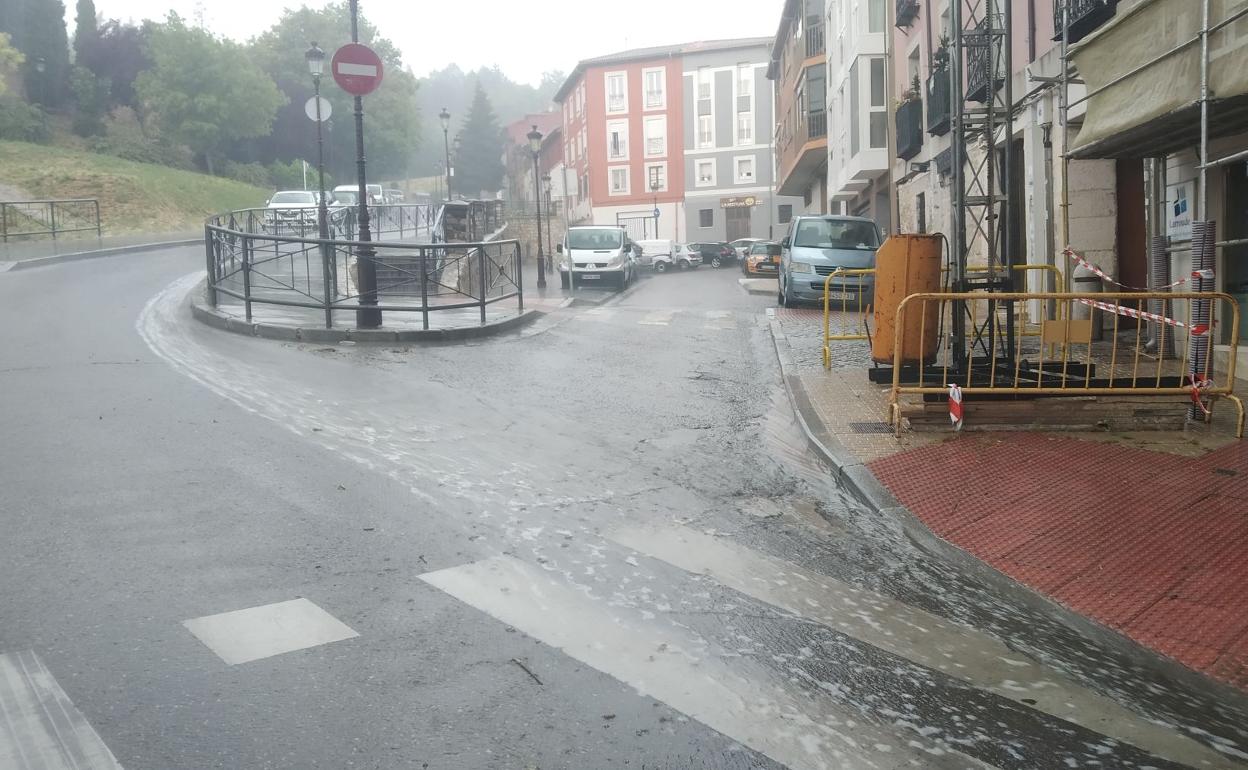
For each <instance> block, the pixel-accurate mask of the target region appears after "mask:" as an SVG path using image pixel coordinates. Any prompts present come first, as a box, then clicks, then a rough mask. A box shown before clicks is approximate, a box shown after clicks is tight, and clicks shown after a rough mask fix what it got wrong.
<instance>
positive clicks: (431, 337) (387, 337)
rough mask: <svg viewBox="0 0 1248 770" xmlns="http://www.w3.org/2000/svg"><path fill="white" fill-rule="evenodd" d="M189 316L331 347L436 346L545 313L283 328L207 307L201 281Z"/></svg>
mask: <svg viewBox="0 0 1248 770" xmlns="http://www.w3.org/2000/svg"><path fill="white" fill-rule="evenodd" d="M189 302H190V306H191V315H192V316H194V317H195V319H196V320H197V321H199V322H201V323H203V324H206V325H208V326H211V327H213V328H214V329H220V330H222V331H227V332H233V333H234V334H241V335H244V336H247V337H263V338H265V339H271V340H278V341H281V342H306V343H312V344H330V345H335V344H339V343H343V342H357V343H380V344H390V345H393V344H422V345H437V344H449V343H455V342H462V341H466V340H473V339H481V338H483V337H493V336H496V335H499V334H503V333H505V332H509V331H513V330H515V329H519V328H521V327H523V326H527V325H529V324H531V323H533V322H534V321H536V320H537V319H538V318H541V317H542V316H543V315H545V313H543V312H542V311H540V310H526V311H524V312H523V313H521V314H520V315H518V316H516V317H515V318H508V319H507V320H505V321H498V322H495V323H492V324H486V325H485V326H465V327H461V328H458V329H430V330H428V331H425V330H423V329H409V330H404V331H391V330H386V329H324V328H319V327H310V326H284V325H281V324H270V323H255V322H252V323H248V322H247V321H245V320H242V319H239V318H235V317H233V316H228V315H226V314H225V313H222V312H221V311H219V310H217V309H216V308H213V307H212V306H211V305H209V304H208V302H207V299H206V297H205V281H200V282H199V283H198V284H196V285H195V288H194V289H192V290H191V293H190V300H189Z"/></svg>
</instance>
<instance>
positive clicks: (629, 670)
mask: <svg viewBox="0 0 1248 770" xmlns="http://www.w3.org/2000/svg"><path fill="white" fill-rule="evenodd" d="M421 579H422V580H424V581H425V582H426V583H428V584H430V585H432V586H434V587H436V588H439V589H441V590H442V591H445V592H446V593H448V594H450V595H451V596H453V597H455V598H456V599H459V600H460V601H462V602H464V603H465V604H468V605H471V606H473V607H476V608H477V609H479V610H481V611H483V612H485V613H487V614H489V615H490V616H492V617H494V618H495V619H497V620H499V621H501V622H503V623H506V624H508V625H510V626H512V627H514V628H518V629H520V630H521V631H523V632H524V633H526V634H528V635H530V636H532V637H534V638H536V639H538V640H539V641H541V642H544V643H545V644H548V645H551V646H552V647H555V648H557V649H559V650H561V651H563V652H564V653H566V654H567V655H569V656H571V657H572V658H575V659H576V660H579V661H581V662H582V663H584V664H586V665H588V666H592V667H593V668H596V669H598V670H599V671H602V672H604V673H607V674H609V675H611V676H613V677H615V678H617V679H619V680H620V681H622V682H625V683H626V684H628V685H630V686H632V687H633V688H635V689H636V690H637V691H638V692H639V693H641V694H642V695H646V696H649V697H653V698H656V699H658V700H661V701H663V702H665V703H667V704H668V705H669V706H671V707H672V708H675V709H677V710H678V711H681V712H683V713H685V714H687V715H688V716H690V717H692V718H694V719H697V720H699V721H700V722H702V723H703V724H705V725H707V726H708V727H710V728H712V729H714V730H717V731H719V732H720V733H723V734H724V735H726V736H728V737H729V738H732V739H733V740H735V741H738V742H740V743H742V744H744V745H746V746H749V747H750V748H752V749H754V750H755V751H758V752H759V753H761V754H765V755H766V756H768V757H770V758H771V759H773V760H775V761H776V762H779V763H781V764H784V765H787V766H788V767H790V768H794V769H795V770H807V769H808V768H809V769H810V770H832V768H845V767H853V768H864V769H867V768H878V769H879V770H895V769H898V768H902V767H916V766H918V767H924V768H955V767H956V768H966V767H973V768H986V767H989V766H988V765H985V764H983V763H982V762H979V761H978V760H975V759H973V758H971V757H968V756H966V755H963V754H958V753H955V752H950V751H948V749H947V748H943V747H939V746H938V745H937V744H934V743H928V742H927V741H926V739H924V740H923V741H919V740H916V739H915V738H913V737H911V736H909V735H907V736H906V737H905V738H904V739H903V738H901V737H900V736H898V735H896V734H893V733H890V732H889V731H887V730H886V729H883V728H877V727H875V726H872V725H867V724H863V722H862V719H861V715H860V714H859V713H857V712H856V711H852V710H850V709H848V708H842V707H840V706H838V705H837V704H836V703H834V702H832V701H831V700H830V699H811V698H796V697H794V696H793V695H791V694H790V693H789V691H788V689H786V688H785V687H784V686H782V683H781V682H779V681H777V680H776V679H775V678H774V674H772V673H770V672H768V671H766V670H765V669H763V668H762V667H761V666H759V665H758V664H756V663H753V662H752V661H747V660H742V659H740V658H737V659H734V661H733V664H732V666H731V667H729V666H728V665H727V664H726V663H725V662H724V661H723V660H722V659H720V658H718V657H717V656H714V655H706V654H704V653H703V652H702V648H701V644H700V642H699V641H698V640H697V639H695V638H693V636H692V635H691V634H690V633H689V632H688V631H685V630H681V629H679V628H676V627H675V626H672V625H670V624H667V623H661V622H655V621H649V622H637V623H634V622H630V621H629V620H628V618H626V617H624V616H623V615H622V614H621V613H619V612H618V611H617V610H615V609H613V608H611V607H608V606H607V605H606V604H605V603H603V602H599V601H596V600H594V599H592V598H590V597H589V596H587V595H586V594H584V593H582V592H580V591H576V590H574V589H572V588H571V587H569V586H567V585H566V584H564V583H562V582H559V581H558V579H556V578H553V577H552V576H550V575H549V574H548V573H546V572H544V571H543V570H541V569H539V568H537V567H535V566H531V565H529V564H527V563H525V562H522V561H520V560H518V559H515V558H512V557H508V556H497V557H494V558H490V559H486V560H484V561H479V562H474V563H471V564H465V565H462V566H459V567H452V568H450V569H445V570H441V571H438V572H431V573H426V574H424V575H422V576H421Z"/></svg>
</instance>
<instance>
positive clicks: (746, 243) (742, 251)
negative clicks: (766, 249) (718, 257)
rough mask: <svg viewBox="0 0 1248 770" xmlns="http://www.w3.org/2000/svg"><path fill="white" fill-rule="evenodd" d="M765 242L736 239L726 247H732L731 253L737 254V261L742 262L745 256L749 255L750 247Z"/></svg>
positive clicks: (756, 239) (755, 239)
mask: <svg viewBox="0 0 1248 770" xmlns="http://www.w3.org/2000/svg"><path fill="white" fill-rule="evenodd" d="M765 240H766V239H765V238H738V239H736V240H735V241H733V242H732V243H730V244H728V245H729V246H731V247H732V250H733V251H735V252H737V259H738V260H741V261H744V260H745V255H746V254H749V253H750V247H751V246H753V245H754V244H756V243H762V242H763V241H765Z"/></svg>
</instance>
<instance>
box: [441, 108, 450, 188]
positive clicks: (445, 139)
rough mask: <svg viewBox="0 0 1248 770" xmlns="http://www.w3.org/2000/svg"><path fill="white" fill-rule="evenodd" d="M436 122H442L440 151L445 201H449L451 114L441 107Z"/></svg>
mask: <svg viewBox="0 0 1248 770" xmlns="http://www.w3.org/2000/svg"><path fill="white" fill-rule="evenodd" d="M438 120H440V121H442V150H443V152H444V153H445V154H446V199H447V200H448V201H449V200H450V199H451V140H450V136H449V133H448V132H449V131H450V130H451V113H449V112H447V110H446V108H445V107H443V108H442V111H441V112H439V113H438Z"/></svg>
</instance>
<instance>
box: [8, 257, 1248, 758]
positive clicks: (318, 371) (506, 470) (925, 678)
mask: <svg viewBox="0 0 1248 770" xmlns="http://www.w3.org/2000/svg"><path fill="white" fill-rule="evenodd" d="M201 261H202V252H201V251H199V250H197V249H183V250H176V251H171V252H166V253H156V254H149V255H134V256H130V257H123V258H115V259H105V260H95V261H90V262H82V263H77V264H72V265H65V266H60V267H49V268H40V269H35V270H29V271H21V272H16V273H8V274H4V275H0V319H2V320H3V327H2V328H3V329H4V330H5V332H6V340H5V343H4V346H3V350H4V355H3V359H2V360H0V392H2V393H3V408H2V409H0V428H2V429H3V435H4V436H5V441H4V444H3V450H2V451H3V457H2V460H3V462H0V474H2V476H0V481H2V482H3V483H0V531H3V532H4V533H5V537H4V538H3V540H0V656H4V655H6V654H9V655H15V654H16V653H19V652H23V651H32V652H33V653H34V654H36V655H37V656H38V658H39V659H40V660H42V662H43V663H44V664H45V665H46V666H47V669H48V672H49V673H50V674H51V676H53V677H55V680H56V682H57V683H59V685H60V687H61V688H63V690H64V691H65V694H66V696H67V697H68V698H69V699H70V700H72V702H73V704H74V705H75V706H76V707H77V708H78V709H79V710H80V711H81V713H82V715H83V717H85V720H86V722H87V723H89V725H90V727H91V728H93V729H94V731H95V732H96V733H98V735H99V737H100V738H101V739H102V740H103V742H104V743H105V744H106V745H107V746H108V748H109V749H110V750H111V752H112V753H113V754H114V755H115V756H116V759H117V761H118V762H120V764H121V765H124V766H125V767H126V768H132V769H133V768H216V767H220V768H264V767H273V768H279V767H280V768H287V767H291V768H303V767H326V768H340V767H365V768H391V767H395V768H399V767H404V768H405V767H416V768H420V767H429V768H608V767H632V768H701V767H706V768H774V767H783V766H788V767H794V768H839V767H846V768H859V767H862V768H873V767H879V768H899V767H919V768H925V767H938V768H946V767H947V768H955V767H956V768H963V767H1001V768H1048V767H1054V768H1061V767H1159V768H1160V767H1181V766H1203V767H1240V766H1246V765H1248V732H1246V726H1248V708H1246V707H1245V702H1244V699H1243V698H1242V697H1241V696H1239V695H1237V694H1233V693H1230V692H1228V691H1226V690H1224V689H1221V688H1218V687H1217V686H1215V685H1213V684H1211V683H1208V682H1206V681H1204V680H1201V679H1199V678H1198V677H1195V676H1186V675H1184V674H1183V673H1181V672H1176V670H1175V669H1174V668H1173V667H1172V666H1170V665H1169V664H1166V663H1165V662H1163V661H1160V660H1157V659H1154V658H1152V657H1150V656H1148V655H1145V654H1142V653H1140V652H1139V651H1137V650H1134V648H1132V647H1131V646H1130V645H1127V644H1125V643H1122V642H1120V641H1117V640H1115V639H1114V638H1112V637H1111V636H1110V635H1107V634H1100V633H1095V632H1092V631H1089V630H1088V629H1086V628H1084V627H1082V626H1080V625H1079V624H1075V623H1070V622H1068V621H1067V620H1066V619H1065V616H1064V615H1062V614H1061V613H1060V612H1057V611H1054V610H1051V609H1050V608H1048V607H1047V606H1046V605H1045V604H1044V603H1043V602H1039V601H1034V600H1030V599H1029V598H1028V597H1027V596H1026V595H1025V594H1023V592H1013V591H1009V590H1002V589H1001V586H1000V585H999V584H998V583H997V582H996V581H995V580H993V579H991V578H989V577H986V576H985V575H984V574H983V573H982V571H980V570H976V569H974V568H973V567H970V566H968V565H966V564H964V563H962V562H958V563H956V564H955V563H951V562H949V561H947V560H945V559H944V558H942V557H941V556H939V555H937V553H936V552H934V551H932V550H930V549H929V548H928V547H927V546H926V545H925V544H924V541H923V540H922V539H915V538H914V537H912V536H910V535H908V534H907V533H906V531H905V530H904V529H903V527H902V525H901V519H900V518H899V517H897V516H896V515H893V514H890V513H888V512H885V513H874V512H871V511H867V510H865V509H863V508H861V507H860V506H858V505H856V504H855V503H853V502H852V501H851V500H849V499H848V498H847V497H846V496H845V495H844V494H843V493H842V492H841V491H840V490H838V489H836V488H835V487H833V486H832V485H831V484H829V482H828V480H827V475H826V473H825V471H824V470H823V469H822V468H821V467H820V466H819V464H818V462H817V461H816V460H815V459H814V458H813V457H812V456H811V455H810V454H809V453H808V452H807V451H806V449H805V444H804V441H803V440H802V437H801V434H800V433H799V431H798V429H797V427H796V425H795V424H794V421H793V417H792V415H791V411H790V409H789V405H788V403H787V401H786V399H785V397H784V395H783V389H782V387H781V382H780V378H779V373H778V367H777V365H776V361H775V353H774V350H773V348H772V343H771V340H770V336H769V333H768V330H767V324H766V317H765V309H766V307H767V306H768V304H769V302H770V298H766V297H751V296H748V295H746V294H745V293H744V292H742V291H741V290H740V288H739V287H738V286H737V284H736V278H737V273H736V272H735V271H733V270H724V271H719V272H714V271H711V270H709V269H702V270H698V271H695V272H693V273H690V274H671V275H665V276H655V277H649V278H647V279H646V280H644V281H642V282H641V284H640V285H639V286H638V287H637V288H635V289H634V290H633V291H631V292H629V293H628V294H626V295H624V296H623V297H619V298H616V299H613V300H611V301H609V302H607V303H606V304H603V305H599V306H592V307H573V308H568V309H565V310H560V311H556V312H553V313H551V314H550V315H548V316H547V317H546V318H543V319H542V320H540V321H538V322H537V323H536V324H535V325H533V326H532V327H530V328H528V329H526V330H525V331H523V332H522V333H519V334H516V335H513V336H509V337H504V338H498V339H494V340H489V341H483V342H480V343H476V344H471V345H466V346H456V347H436V348H415V349H398V348H393V349H391V348H366V347H363V346H358V347H349V346H337V347H324V346H315V345H293V344H282V343H276V342H271V341H266V340H255V339H248V338H242V337H238V336H234V335H229V334H225V333H222V332H218V331H215V330H212V329H208V328H206V327H203V326H200V325H198V324H197V323H195V322H194V321H193V320H192V319H191V318H190V316H189V313H188V312H187V310H186V308H185V296H186V293H187V292H188V291H189V289H190V288H191V286H192V285H193V283H194V281H195V280H197V276H194V275H192V271H194V270H195V269H196V268H197V266H198V265H199V264H200V263H201ZM300 597H303V598H306V599H308V600H310V601H311V602H312V603H314V604H315V605H316V606H317V607H319V608H320V609H322V610H324V611H325V612H326V613H328V614H329V615H331V616H332V617H333V618H336V619H337V621H340V622H341V623H342V624H345V625H346V626H348V627H349V628H350V629H351V631H353V632H354V633H355V634H356V635H355V636H352V637H351V638H346V639H342V640H339V641H332V642H329V643H325V644H318V645H315V646H310V647H306V648H305V649H298V650H295V651H291V652H285V653H282V654H273V655H268V656H265V657H260V658H258V659H255V660H251V661H250V662H244V663H236V664H230V663H228V662H226V660H224V659H223V657H222V656H220V655H218V654H217V652H214V649H212V648H211V647H210V646H209V645H207V644H205V643H204V642H203V641H201V640H200V639H199V638H196V636H194V635H193V634H192V633H191V631H190V630H189V629H188V627H186V626H184V625H183V621H186V620H190V619H195V618H202V617H204V616H212V615H215V614H218V613H227V612H232V611H236V610H242V609H245V608H251V607H260V606H265V605H270V604H273V603H277V602H286V601H289V600H292V599H297V598H300ZM4 692H5V691H4V690H3V689H2V688H0V696H3V694H4ZM6 703H7V705H6ZM19 705H20V704H19ZM15 708H16V706H14V701H12V700H9V701H5V700H4V699H3V697H0V711H5V716H6V717H8V716H11V715H12V713H13V709H15ZM6 709H7V711H6ZM9 734H10V735H12V733H9ZM4 735H5V733H4V732H0V766H3V764H4V757H5V753H4V752H5V749H6V747H5V745H4V743H3V736H4ZM8 748H10V749H12V747H8ZM9 756H10V757H12V756H16V754H15V753H14V752H12V751H11V752H10V755H9ZM17 766H19V767H20V766H21V765H17Z"/></svg>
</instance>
